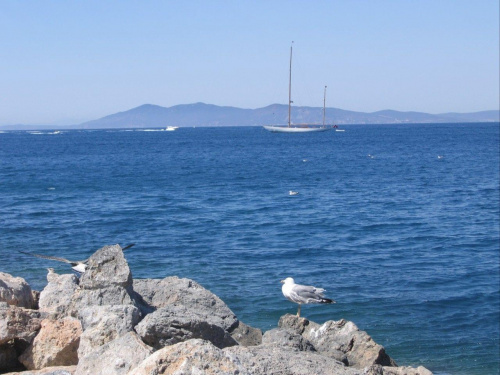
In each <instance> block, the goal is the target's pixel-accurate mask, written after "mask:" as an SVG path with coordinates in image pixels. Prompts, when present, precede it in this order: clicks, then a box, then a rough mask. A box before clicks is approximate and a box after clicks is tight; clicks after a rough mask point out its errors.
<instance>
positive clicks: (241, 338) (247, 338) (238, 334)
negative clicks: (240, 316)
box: [230, 321, 262, 346]
mask: <svg viewBox="0 0 500 375" xmlns="http://www.w3.org/2000/svg"><path fill="white" fill-rule="evenodd" d="M230 334H231V337H232V338H233V339H235V340H236V342H238V344H239V345H243V346H255V345H260V344H262V331H261V330H260V329H258V328H253V327H250V326H248V325H246V324H245V323H243V322H240V321H238V325H237V326H236V327H235V328H234V329H233V330H232V331H231V332H230Z"/></svg>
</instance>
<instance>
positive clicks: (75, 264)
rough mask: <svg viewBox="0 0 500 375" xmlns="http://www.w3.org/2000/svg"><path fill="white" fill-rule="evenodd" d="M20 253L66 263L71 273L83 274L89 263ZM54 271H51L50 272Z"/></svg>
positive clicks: (129, 246) (127, 247)
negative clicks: (71, 270) (69, 266)
mask: <svg viewBox="0 0 500 375" xmlns="http://www.w3.org/2000/svg"><path fill="white" fill-rule="evenodd" d="M134 245H135V244H133V243H132V244H130V245H127V246H125V247H124V248H122V250H126V249H129V248H131V247H132V246H134ZM19 252H20V253H23V254H27V255H31V256H34V257H37V258H43V259H50V260H56V261H58V262H63V263H68V264H70V265H71V268H72V269H73V271H76V272H78V273H84V272H85V271H86V270H87V262H88V261H89V258H87V259H85V260H68V259H65V258H60V257H53V256H48V255H41V254H35V253H28V252H27V251H21V250H19ZM50 270H51V269H49V275H50V274H51V271H50ZM53 271H54V270H53V269H52V272H53Z"/></svg>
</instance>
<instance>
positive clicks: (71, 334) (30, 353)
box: [19, 317, 82, 370]
mask: <svg viewBox="0 0 500 375" xmlns="http://www.w3.org/2000/svg"><path fill="white" fill-rule="evenodd" d="M41 325H42V328H41V329H40V332H39V333H38V335H37V336H36V337H35V339H34V340H33V342H32V344H31V345H30V346H29V347H28V348H27V349H26V350H25V351H24V353H23V354H22V355H21V356H20V357H19V360H20V361H21V363H22V364H23V365H24V366H25V367H26V368H27V369H30V370H33V369H42V368H44V367H49V366H72V365H76V364H77V363H78V354H77V350H78V345H79V342H80V335H81V333H82V327H81V324H80V321H79V320H78V319H75V318H71V317H66V318H64V319H59V320H52V319H44V320H43V321H42V324H41Z"/></svg>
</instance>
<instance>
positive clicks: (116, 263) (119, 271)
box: [80, 245, 132, 289]
mask: <svg viewBox="0 0 500 375" xmlns="http://www.w3.org/2000/svg"><path fill="white" fill-rule="evenodd" d="M110 284H112V285H120V286H122V287H124V288H128V287H129V286H131V285H132V274H131V273H130V268H129V267H128V263H127V261H126V260H125V256H124V255H123V251H122V248H121V247H120V245H111V246H104V247H103V248H101V249H99V250H97V251H96V252H95V253H94V254H92V256H91V257H90V258H89V261H88V263H87V270H86V271H85V273H84V274H83V275H82V276H81V278H80V286H81V287H82V288H84V289H105V288H107V287H108V286H109V285H110Z"/></svg>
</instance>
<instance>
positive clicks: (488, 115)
mask: <svg viewBox="0 0 500 375" xmlns="http://www.w3.org/2000/svg"><path fill="white" fill-rule="evenodd" d="M287 111H288V106H287V105H283V104H272V105H270V106H267V107H263V108H257V109H244V108H237V107H226V106H216V105H212V104H205V103H195V104H182V105H176V106H172V107H161V106H158V105H152V104H144V105H141V106H139V107H136V108H132V109H130V110H127V111H124V112H118V113H115V114H111V115H108V116H105V117H102V118H99V119H96V120H92V121H87V122H83V123H80V124H68V125H51V124H44V125H41V124H38V125H25V124H13V125H2V126H0V130H43V129H59V130H63V129H67V130H69V129H117V128H161V127H166V126H181V127H182V126H186V127H193V126H200V127H218V126H262V125H268V124H285V123H286V122H287V116H288V112H287ZM322 111H323V108H321V107H294V108H293V110H292V122H294V123H305V122H307V123H319V121H320V120H321V119H322ZM326 121H327V123H330V124H333V123H335V124H338V125H347V124H349V125H351V124H352V125H354V124H359V125H362V124H426V123H477V122H499V121H500V110H489V111H480V112H471V113H442V114H429V113H424V112H401V111H394V110H383V111H377V112H370V113H368V112H355V111H348V110H343V109H339V108H326Z"/></svg>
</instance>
